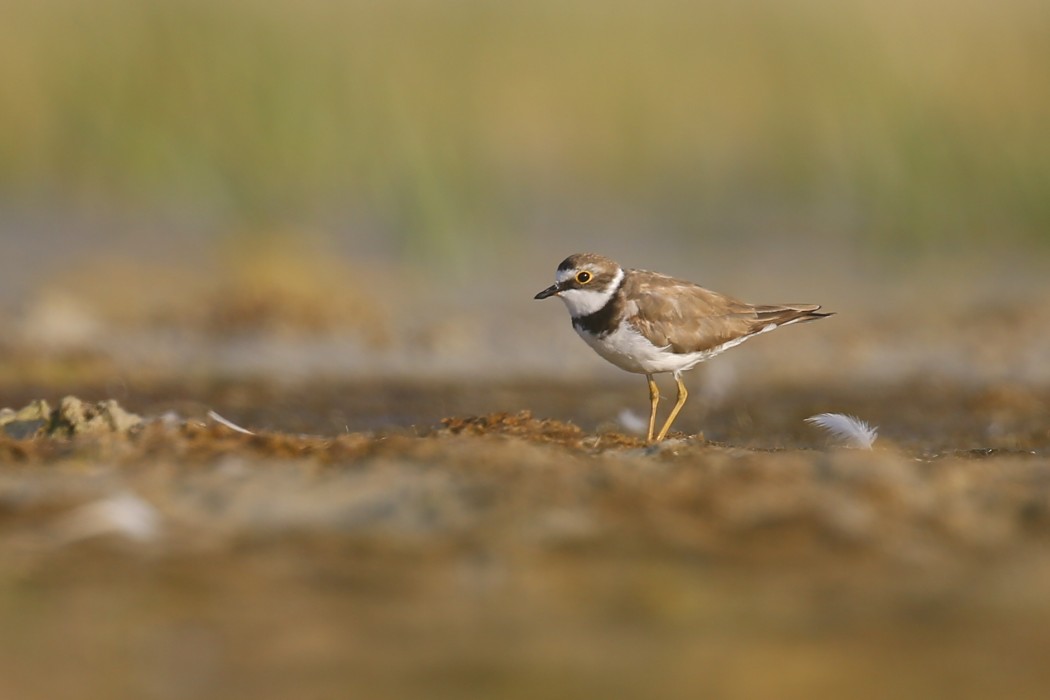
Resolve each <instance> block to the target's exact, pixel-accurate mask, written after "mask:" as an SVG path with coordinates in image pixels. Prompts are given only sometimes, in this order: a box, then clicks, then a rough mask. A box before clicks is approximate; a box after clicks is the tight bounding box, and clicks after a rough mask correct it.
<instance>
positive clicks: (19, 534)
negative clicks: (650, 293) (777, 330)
mask: <svg viewBox="0 0 1050 700" xmlns="http://www.w3.org/2000/svg"><path fill="white" fill-rule="evenodd" d="M125 389H126V390H125V396H124V397H123V398H122V403H123V404H124V405H125V406H126V407H127V408H129V409H131V410H133V411H135V412H137V413H141V414H142V415H143V416H145V418H146V422H145V423H144V424H143V425H141V426H139V427H134V428H130V429H128V430H126V431H123V432H119V431H118V432H107V433H96V434H92V435H84V436H80V437H74V438H65V437H60V438H57V439H49V438H44V437H37V438H34V439H14V438H11V437H3V438H0V555H2V561H3V562H4V565H3V566H2V568H0V621H2V623H3V624H2V625H0V697H27V698H28V697H49V698H50V697H82V698H83V697H86V698H94V697H98V698H142V697H147V698H148V697H161V698H182V697H187V698H189V697H192V698H206V697H216V698H220V697H221V698H249V697H250V698H253V699H255V698H284V697H310V698H327V697H331V698H337V697H338V698H343V697H368V698H397V697H426V698H453V697H494V698H535V697H553V698H592V697H596V696H615V697H646V698H651V697H683V698H685V697H689V698H692V697H725V698H736V697H740V698H744V697H781V698H813V697H860V698H866V697H872V698H874V697H885V696H886V695H893V696H894V697H901V698H929V697H937V696H951V697H957V698H984V697H989V696H996V697H998V696H1009V697H1019V698H1024V697H1031V698H1035V697H1044V696H1045V694H1046V692H1047V691H1048V690H1050V673H1048V672H1047V671H1046V670H1045V669H1046V666H1045V664H1044V663H1042V651H1041V650H1042V649H1045V648H1046V644H1047V643H1050V632H1048V630H1050V625H1048V622H1050V602H1048V601H1050V599H1048V598H1047V597H1046V596H1045V590H1046V587H1047V586H1048V585H1050V548H1048V546H1047V545H1048V544H1050V462H1048V459H1047V455H1048V454H1050V430H1048V428H1047V426H1048V425H1050V424H1048V422H1047V420H1046V419H1047V412H1048V406H1050V393H1048V392H1045V391H1041V390H1037V389H1032V388H1029V387H1021V386H1010V385H1001V386H995V387H990V388H989V387H984V388H974V387H964V386H945V385H923V384H921V383H920V384H915V383H911V384H907V385H899V386H896V387H881V388H877V389H873V388H870V387H864V388H857V389H853V390H851V391H841V392H838V393H829V392H827V391H824V392H822V393H819V394H817V393H814V392H811V391H807V390H805V389H804V388H801V387H791V386H781V387H772V388H770V389H769V390H768V391H765V392H763V393H762V394H761V395H758V394H752V395H747V394H744V395H741V396H739V397H737V398H735V399H734V400H733V401H731V402H729V403H726V404H724V405H719V406H708V407H705V406H703V405H698V406H695V407H691V410H690V411H689V412H688V413H687V415H686V416H684V417H683V422H682V427H683V428H684V429H686V430H688V431H690V432H692V431H695V430H696V429H697V428H698V427H700V426H701V425H702V426H703V427H704V430H705V435H706V437H707V438H709V439H710V440H716V441H710V440H708V439H704V438H701V437H696V436H693V437H688V438H685V439H676V440H671V441H668V442H667V443H665V444H663V445H660V446H657V447H649V446H646V445H645V444H644V443H643V442H642V441H641V440H639V439H638V438H637V437H634V436H629V435H625V434H623V433H622V432H621V431H620V430H619V429H618V427H617V426H616V425H615V423H613V422H611V421H610V415H609V411H610V409H609V406H610V405H614V406H615V405H620V404H622V403H623V402H625V401H626V402H633V403H634V404H642V405H643V406H644V403H645V400H644V399H645V397H644V387H641V386H637V385H636V384H635V383H631V384H623V385H612V386H596V385H586V384H579V385H571V384H570V385H566V384H564V383H563V384H553V383H547V384H545V383H536V382H521V383H517V384H516V383H504V384H496V385H469V384H455V383H427V382H420V383H411V382H403V383H396V382H379V381H375V382H359V383H343V384H339V383H328V384H314V385H297V386H294V387H283V388H281V387H277V386H275V385H271V384H261V383H251V382H247V383H236V382H229V383H213V384H208V385H193V384H189V385H182V386H176V385H162V386H152V387H149V388H148V389H147V390H145V391H143V390H141V389H139V388H137V387H126V388H125ZM82 390H83V391H80V392H78V393H80V395H81V396H82V397H84V398H86V399H89V400H90V401H95V400H97V398H98V397H99V396H100V395H101V394H102V393H103V392H104V391H105V388H99V387H96V388H92V387H88V386H85V387H82ZM34 392H35V393H34ZM639 394H641V395H639ZM40 395H41V394H40V390H39V388H34V387H32V386H21V387H12V388H11V389H9V391H8V393H7V394H6V395H5V397H4V398H5V403H8V405H12V406H20V405H22V402H23V401H22V400H23V399H25V400H28V398H31V397H34V396H36V397H39V396H40ZM194 397H195V398H196V401H197V402H195V401H194V400H193V398H194ZM596 397H597V398H596ZM47 398H49V399H51V400H52V401H55V400H56V397H47ZM485 404H488V405H494V406H500V405H506V406H508V407H511V406H516V407H517V408H516V409H515V410H511V411H507V412H502V413H484V412H477V413H473V414H472V413H470V412H469V409H470V408H471V407H474V406H478V405H485ZM628 405H631V404H630V403H628ZM525 406H529V407H531V409H532V412H531V413H530V412H529V411H522V410H521V408H522V407H525ZM207 408H211V409H214V410H217V411H219V413H221V414H222V415H224V416H225V417H226V418H228V419H231V420H234V421H236V422H237V423H239V424H241V425H244V426H245V427H247V428H250V429H252V430H254V431H256V434H255V435H246V434H242V433H238V432H236V431H234V430H232V429H230V428H228V427H224V426H222V425H219V424H217V423H215V422H214V421H210V420H208V419H207V418H206V417H205V413H206V409H207ZM171 409H174V410H176V411H177V412H178V415H171V414H169V415H167V416H166V417H163V418H156V417H157V416H161V415H162V414H163V413H164V412H165V411H168V410H171ZM831 409H833V410H843V411H847V412H855V413H858V414H860V415H862V416H863V417H864V418H866V419H868V420H871V421H872V422H874V423H877V424H880V427H881V429H882V433H883V438H881V439H880V441H879V442H878V443H877V448H876V449H875V450H873V451H855V450H843V449H835V448H832V447H829V446H828V443H827V440H826V439H825V438H824V437H823V436H822V435H820V434H819V433H818V432H817V431H815V430H814V429H812V428H810V427H808V426H806V425H805V424H803V423H802V421H801V419H802V418H804V417H806V416H808V415H812V414H813V413H817V412H820V411H822V410H831ZM449 415H452V416H456V417H451V418H449V417H447V416H449ZM544 416H558V417H559V418H548V417H544ZM569 418H571V419H573V420H572V422H569V421H568V420H566V419H569ZM125 497H130V498H131V499H132V500H133V501H134V502H136V503H139V504H140V505H144V507H145V508H146V509H148V510H149V512H150V513H152V517H154V518H155V520H156V528H155V529H154V530H150V529H148V528H147V529H146V530H144V531H140V532H139V533H138V535H136V534H135V531H133V530H127V529H124V530H122V529H121V527H120V526H118V525H119V523H118V524H117V525H114V524H113V523H111V522H109V521H105V522H104V523H103V525H102V526H100V525H99V522H100V519H101V520H105V517H109V516H104V515H100V513H109V512H110V511H105V510H104V509H100V507H99V505H98V504H100V503H109V504H112V503H113V501H114V499H115V498H116V499H119V498H125ZM93 528H94V529H93ZM107 528H108V529H107ZM59 666H60V668H61V673H52V672H49V669H51V668H58V667H59Z"/></svg>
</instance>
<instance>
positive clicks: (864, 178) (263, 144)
mask: <svg viewBox="0 0 1050 700" xmlns="http://www.w3.org/2000/svg"><path fill="white" fill-rule="evenodd" d="M0 13H2V17H3V21H2V22H0V86H2V88H0V201H3V202H6V205H7V209H8V210H9V211H10V210H20V211H23V210H27V209H28V210H32V209H34V208H37V209H44V210H47V209H59V210H62V211H64V212H67V213H71V214H72V215H73V216H78V215H80V213H82V212H99V211H102V212H117V213H121V212H133V213H135V214H136V216H144V217H145V218H146V219H147V220H148V219H149V218H150V217H158V218H163V217H164V216H167V215H169V214H170V213H171V212H178V213H179V217H181V218H182V219H183V220H189V221H196V222H206V226H204V228H207V229H208V230H210V231H215V232H218V233H219V234H220V235H222V234H223V233H229V232H234V231H235V232H238V233H244V232H246V231H247V232H249V234H250V233H251V232H252V231H254V230H259V231H272V230H274V229H275V228H281V227H291V228H296V227H302V228H306V229H311V230H321V231H338V232H340V233H339V235H343V234H347V235H348V236H349V237H350V238H351V239H352V238H353V237H354V236H355V235H361V236H363V237H364V236H370V237H373V238H378V239H381V240H383V241H385V244H386V245H387V246H388V250H389V251H390V252H391V253H392V254H393V255H394V256H395V257H397V258H398V259H408V260H413V259H414V260H423V261H427V262H435V261H444V262H447V263H453V262H455V261H457V260H458V261H460V262H462V261H463V260H473V259H475V258H474V256H475V255H476V254H478V253H479V252H480V253H482V254H484V253H485V252H489V253H491V252H493V251H499V250H504V251H505V250H507V247H508V246H513V245H514V244H515V242H516V241H518V240H520V239H521V237H523V236H527V235H530V234H532V233H535V232H536V231H541V230H548V229H549V230H551V231H553V234H552V235H554V236H562V234H564V232H565V230H567V229H568V228H569V227H571V225H572V222H573V221H574V220H578V219H579V216H580V212H588V214H587V215H588V216H591V215H594V216H597V217H598V219H599V220H600V219H601V218H603V217H604V218H607V219H608V220H610V221H613V220H623V219H625V218H626V219H628V220H633V221H639V222H643V223H644V224H645V232H648V233H652V234H654V235H659V236H666V237H667V238H666V240H668V241H673V242H674V246H672V247H680V246H689V245H691V244H695V245H696V246H697V249H700V246H701V245H708V244H710V243H711V242H712V241H715V242H717V241H719V240H722V241H739V240H746V239H753V238H754V237H757V236H765V237H773V236H779V237H789V236H802V235H814V236H822V237H829V238H832V237H837V238H845V239H848V240H849V242H850V244H851V245H855V246H860V247H862V249H864V250H867V251H886V252H891V253H892V254H894V255H896V254H898V253H900V252H901V251H904V252H905V253H907V254H908V255H913V254H919V255H920V257H921V255H922V254H926V255H929V254H931V253H933V254H936V255H940V254H943V253H944V252H945V251H948V250H957V249H980V248H981V247H982V246H983V245H984V244H986V243H993V242H994V243H995V245H997V246H1002V245H1004V244H1016V245H1017V246H1019V247H1022V248H1023V249H1029V248H1030V246H1031V245H1032V244H1040V245H1041V246H1042V247H1041V248H1040V250H1045V249H1046V246H1045V244H1046V242H1047V241H1050V129H1048V128H1047V125H1048V124H1050V80H1048V76H1050V4H1048V3H1046V2H1041V1H1040V0H1003V1H1002V2H997V3H990V2H983V1H980V0H952V1H951V2H949V1H948V0H921V1H919V2H914V1H912V0H792V1H791V2H773V1H771V0H744V1H742V2H733V3H724V2H692V1H686V0H653V1H650V2H645V3H641V2H625V1H622V0H607V1H604V2H593V1H589V0H533V1H531V2H523V3H509V2H484V1H482V0H446V1H441V0H387V1H384V2H375V1H370V0H350V1H347V2H335V1H333V0H298V1H296V2H291V1H290V0H221V1H215V0H177V1H176V0H171V1H160V2H145V1H143V0H94V1H93V2H90V3H84V2H79V1H78V0H43V1H41V0H5V1H4V2H3V4H2V10H0ZM5 229H6V230H5V231H4V236H5V237H10V236H12V235H16V234H18V229H17V227H15V228H12V227H11V226H5ZM347 232H349V233H347ZM636 233H638V232H636ZM611 235H612V234H611ZM569 247H570V248H573V249H575V248H576V247H577V246H571V245H570V246H569ZM566 252H571V251H569V250H568V249H566V250H564V251H563V250H561V249H559V250H557V251H554V252H553V253H552V254H551V260H552V264H553V262H555V261H556V259H560V257H561V255H562V254H563V253H566Z"/></svg>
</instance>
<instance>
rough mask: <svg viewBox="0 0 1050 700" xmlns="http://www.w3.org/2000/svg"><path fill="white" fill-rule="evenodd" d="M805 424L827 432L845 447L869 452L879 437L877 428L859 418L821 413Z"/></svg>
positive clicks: (807, 420) (810, 418)
mask: <svg viewBox="0 0 1050 700" xmlns="http://www.w3.org/2000/svg"><path fill="white" fill-rule="evenodd" d="M806 422H807V423H812V424H813V425H815V426H817V427H818V428H823V429H824V430H826V431H828V432H829V433H831V435H832V437H835V438H838V439H839V440H842V441H843V443H845V445H846V447H856V448H859V449H862V450H870V449H871V448H872V445H874V444H875V438H877V437H878V436H879V427H878V426H874V427H872V426H870V425H868V424H867V423H865V422H864V421H862V420H861V419H860V418H857V417H855V416H847V415H845V414H842V413H821V414H819V415H816V416H810V417H809V418H807V419H806Z"/></svg>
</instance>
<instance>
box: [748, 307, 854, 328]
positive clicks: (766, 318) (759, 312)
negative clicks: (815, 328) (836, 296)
mask: <svg viewBox="0 0 1050 700" xmlns="http://www.w3.org/2000/svg"><path fill="white" fill-rule="evenodd" d="M820 308H821V307H820V305H819V304H780V305H776V306H756V307H755V314H756V316H757V318H756V319H755V329H756V330H764V329H766V328H767V327H768V326H770V325H772V326H773V327H774V328H778V327H780V326H788V325H791V324H792V323H807V322H808V321H819V320H820V319H822V318H827V317H828V316H834V315H835V313H834V312H821V311H820ZM770 330H772V329H770Z"/></svg>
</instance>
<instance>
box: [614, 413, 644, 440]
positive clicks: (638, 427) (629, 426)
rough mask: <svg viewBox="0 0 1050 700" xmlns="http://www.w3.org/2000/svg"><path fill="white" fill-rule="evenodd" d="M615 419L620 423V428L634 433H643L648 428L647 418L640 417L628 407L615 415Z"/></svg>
mask: <svg viewBox="0 0 1050 700" xmlns="http://www.w3.org/2000/svg"><path fill="white" fill-rule="evenodd" d="M616 420H617V421H618V422H619V423H620V427H621V428H623V429H624V430H626V431H627V432H629V433H634V434H635V435H645V433H646V431H647V430H648V429H649V422H648V419H647V418H642V417H641V416H639V415H638V414H637V413H635V412H634V411H632V410H631V409H629V408H625V409H623V410H622V411H620V415H618V416H617V417H616Z"/></svg>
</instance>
